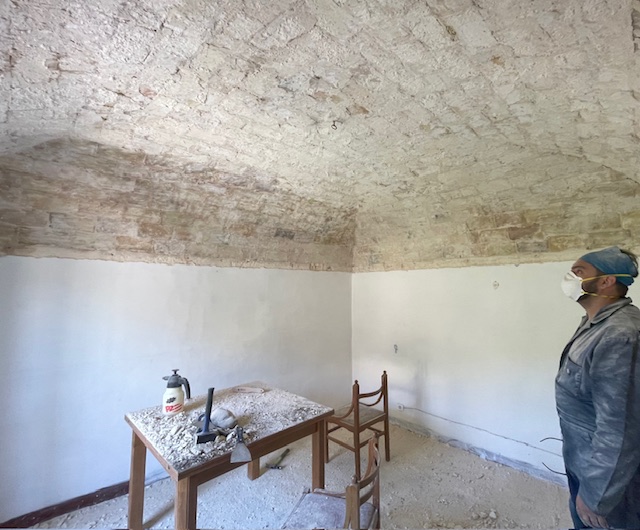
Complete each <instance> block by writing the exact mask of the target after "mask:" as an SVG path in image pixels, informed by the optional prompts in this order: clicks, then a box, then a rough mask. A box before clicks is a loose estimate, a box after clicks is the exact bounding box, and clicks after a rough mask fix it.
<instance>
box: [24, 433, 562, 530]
mask: <svg viewBox="0 0 640 530" xmlns="http://www.w3.org/2000/svg"><path fill="white" fill-rule="evenodd" d="M390 445H391V461H390V462H385V461H384V460H383V465H382V468H381V496H382V528H385V529H401V528H536V529H541V528H570V527H571V520H570V517H569V512H568V509H567V500H568V491H567V490H566V489H565V488H564V487H562V486H559V485H557V484H553V483H550V482H547V481H544V480H540V479H536V478H533V477H531V476H529V475H527V474H525V473H523V472H521V471H517V470H514V469H512V468H509V467H507V466H504V465H501V464H497V463H495V462H489V461H486V460H483V459H482V458H480V457H478V456H476V455H474V454H471V453H468V452H466V451H464V450H462V449H459V448H455V447H451V446H449V445H446V444H443V443H441V442H439V441H437V440H435V439H434V438H430V437H427V436H424V435H422V434H417V433H413V432H411V431H409V430H407V429H404V428H401V427H398V426H392V429H391V444H390ZM290 448H291V452H290V453H289V455H288V456H287V457H286V459H285V460H284V462H283V465H284V468H283V469H282V470H269V471H266V470H264V464H265V463H266V462H269V461H271V460H273V459H275V458H276V457H277V456H278V455H279V454H280V453H281V452H282V451H278V452H276V453H274V454H273V455H270V457H269V458H267V459H265V460H264V461H263V462H262V464H263V474H262V475H261V477H260V478H259V479H258V480H255V481H249V480H248V479H247V476H246V467H244V466H243V467H241V468H239V469H236V470H234V471H233V472H231V473H227V474H226V475H224V476H222V477H218V478H217V479H214V480H212V481H210V482H208V483H207V484H204V485H203V486H201V487H200V489H199V495H198V528H219V529H245V530H251V529H263V528H279V527H280V526H281V525H282V524H283V522H284V520H285V519H286V517H287V515H288V514H289V513H290V511H291V510H292V509H293V507H294V505H295V503H296V501H297V500H298V499H299V497H300V495H301V494H302V492H303V491H304V489H305V488H306V487H307V486H308V485H309V481H310V477H311V465H310V452H311V443H310V440H309V439H307V440H302V441H299V442H296V443H294V444H291V445H290ZM330 454H331V456H332V459H331V462H329V464H327V468H326V472H327V480H326V486H327V489H332V490H343V489H344V486H345V485H346V484H347V483H348V482H349V481H350V478H351V475H352V474H353V455H352V453H349V452H348V451H346V450H344V449H342V448H340V447H338V446H336V445H335V444H332V445H331V446H330ZM173 494H174V488H173V485H172V483H171V481H170V480H169V479H165V480H160V481H157V482H155V483H153V484H151V485H149V486H147V488H146V491H145V511H144V521H145V527H146V528H173V521H174V519H173ZM126 527H127V496H124V497H119V498H117V499H113V500H110V501H106V502H103V503H101V504H98V505H96V506H92V507H89V508H84V509H82V510H78V511H76V512H72V513H69V514H67V515H64V516H61V517H57V518H55V519H52V520H50V521H47V522H45V523H41V524H40V525H38V526H36V527H35V528H126Z"/></svg>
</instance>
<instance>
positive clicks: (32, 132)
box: [0, 0, 640, 270]
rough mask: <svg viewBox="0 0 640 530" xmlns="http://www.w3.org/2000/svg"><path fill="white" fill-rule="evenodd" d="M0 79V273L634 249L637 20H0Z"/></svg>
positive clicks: (56, 16) (12, 13) (304, 6)
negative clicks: (134, 264)
mask: <svg viewBox="0 0 640 530" xmlns="http://www.w3.org/2000/svg"><path fill="white" fill-rule="evenodd" d="M0 67H1V74H2V77H1V78H0V254H16V255H28V256H59V257H78V258H98V259H113V260H121V261H157V262H168V263H196V264H211V265H222V266H249V267H260V266H267V267H286V268H289V267H290V268H311V269H319V270H388V269H401V268H407V269H413V268H426V267H446V266H465V265H474V264H493V263H522V262H535V261H553V260H559V259H571V258H573V257H575V256H576V255H577V254H578V253H579V252H580V251H581V250H583V249H585V248H595V247H601V246H606V245H609V244H620V245H622V246H626V247H629V248H632V249H634V250H636V251H638V250H640V156H639V155H640V144H639V138H640V110H639V109H640V107H639V105H640V102H639V100H640V75H639V72H640V68H639V67H640V0H608V1H607V0H527V1H523V0H511V1H509V0H493V1H490V0H429V1H424V0H423V1H401V0H389V1H372V0H368V1H350V0H307V1H291V0H265V1H251V0H248V1H241V0H230V1H213V0H199V1H198V0H184V1H177V0H153V1H151V0H135V1H129V2H127V1H111V0H100V1H99V2H88V1H86V0H82V1H76V0H70V1H62V0H11V1H6V2H2V3H0Z"/></svg>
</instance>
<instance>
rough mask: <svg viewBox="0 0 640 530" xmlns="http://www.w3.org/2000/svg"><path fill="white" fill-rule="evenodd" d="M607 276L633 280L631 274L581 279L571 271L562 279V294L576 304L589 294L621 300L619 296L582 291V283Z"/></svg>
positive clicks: (603, 275)
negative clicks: (625, 277) (624, 277)
mask: <svg viewBox="0 0 640 530" xmlns="http://www.w3.org/2000/svg"><path fill="white" fill-rule="evenodd" d="M605 276H616V277H619V276H628V277H630V278H633V276H631V274H601V275H600V276H593V277H591V278H580V276H578V275H577V274H575V273H574V272H573V271H569V272H567V274H565V275H564V278H562V282H561V283H560V288H561V289H562V292H563V293H564V294H566V295H567V296H568V297H569V298H571V300H573V301H574V302H577V301H578V299H579V298H580V297H581V296H582V295H583V294H588V295H589V296H601V297H602V298H614V299H615V298H619V297H618V296H607V295H604V294H597V293H588V292H586V291H585V290H583V289H582V282H586V281H587V280H595V279H597V278H603V277H605Z"/></svg>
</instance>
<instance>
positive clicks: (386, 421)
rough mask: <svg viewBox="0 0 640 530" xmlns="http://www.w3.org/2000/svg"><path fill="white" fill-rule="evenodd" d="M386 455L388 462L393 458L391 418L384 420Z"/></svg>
mask: <svg viewBox="0 0 640 530" xmlns="http://www.w3.org/2000/svg"><path fill="white" fill-rule="evenodd" d="M384 457H385V460H386V461H387V462H389V460H391V449H390V448H389V418H386V419H385V420H384Z"/></svg>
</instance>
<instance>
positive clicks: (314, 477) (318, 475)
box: [311, 420, 327, 490]
mask: <svg viewBox="0 0 640 530" xmlns="http://www.w3.org/2000/svg"><path fill="white" fill-rule="evenodd" d="M316 425H317V428H316V431H315V432H314V433H313V434H312V435H311V487H312V490H314V489H316V488H321V489H322V488H324V450H325V436H326V434H327V424H326V423H325V421H324V420H322V421H319V422H317V424H316Z"/></svg>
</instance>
